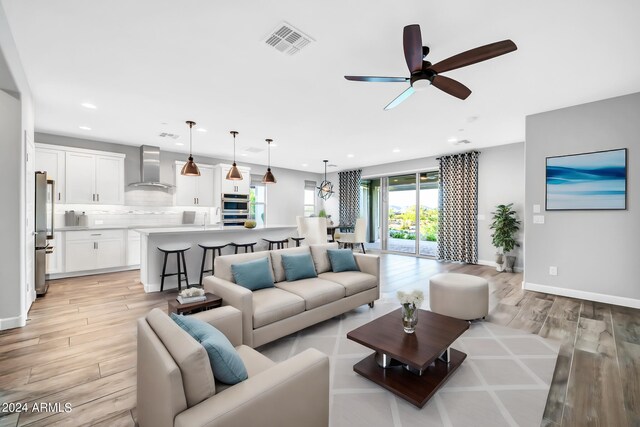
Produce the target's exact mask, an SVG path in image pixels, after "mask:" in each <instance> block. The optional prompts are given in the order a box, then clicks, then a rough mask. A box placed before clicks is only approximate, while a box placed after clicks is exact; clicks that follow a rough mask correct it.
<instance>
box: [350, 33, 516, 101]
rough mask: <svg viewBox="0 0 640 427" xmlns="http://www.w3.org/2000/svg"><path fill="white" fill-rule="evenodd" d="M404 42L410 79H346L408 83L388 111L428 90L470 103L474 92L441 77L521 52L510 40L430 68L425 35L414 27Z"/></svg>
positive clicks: (467, 52) (361, 77) (460, 54)
mask: <svg viewBox="0 0 640 427" xmlns="http://www.w3.org/2000/svg"><path fill="white" fill-rule="evenodd" d="M402 40H403V41H402V44H403V48H404V58H405V61H406V62H407V67H408V68H409V73H410V74H411V76H410V77H377V76H344V78H345V79H347V80H351V81H358V82H386V83H389V82H409V84H410V86H409V87H408V88H407V89H405V91H404V92H402V93H401V94H400V95H399V96H397V97H396V98H395V99H394V100H393V101H391V102H390V103H389V104H387V106H386V107H384V109H385V110H390V109H392V108H394V107H396V106H398V105H399V104H401V103H402V102H403V101H404V100H406V99H407V98H409V97H410V96H411V95H413V93H414V92H420V91H423V90H425V89H426V88H427V87H429V86H435V87H437V88H438V89H440V90H441V91H443V92H446V93H448V94H449V95H452V96H455V97H456V98H459V99H462V100H464V99H467V98H468V97H469V95H471V89H469V88H468V87H466V86H465V85H463V84H462V83H460V82H458V81H457V80H453V79H451V78H449V77H445V76H441V75H440V73H444V72H445V71H451V70H455V69H458V68H462V67H466V66H468V65H472V64H476V63H478V62H482V61H486V60H488V59H491V58H495V57H496V56H500V55H504V54H506V53H509V52H513V51H514V50H516V49H518V47H517V46H516V44H515V43H514V42H512V41H511V40H503V41H500V42H496V43H491V44H488V45H485V46H481V47H477V48H475V49H471V50H467V51H466V52H462V53H459V54H457V55H454V56H452V57H449V58H447V59H445V60H443V61H440V62H438V63H436V64H431V62H429V61H427V60H426V57H427V55H428V54H429V47H427V46H422V34H421V32H420V26H419V25H417V24H413V25H407V26H406V27H404V32H403V36H402Z"/></svg>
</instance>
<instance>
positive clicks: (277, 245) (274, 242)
mask: <svg viewBox="0 0 640 427" xmlns="http://www.w3.org/2000/svg"><path fill="white" fill-rule="evenodd" d="M262 240H264V241H265V242H267V243H269V250H271V249H273V247H274V246H275V248H276V249H284V245H287V247H289V239H282V240H269V239H262Z"/></svg>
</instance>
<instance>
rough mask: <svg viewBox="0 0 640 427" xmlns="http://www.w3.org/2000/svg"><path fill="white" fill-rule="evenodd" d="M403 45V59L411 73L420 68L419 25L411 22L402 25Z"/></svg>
mask: <svg viewBox="0 0 640 427" xmlns="http://www.w3.org/2000/svg"><path fill="white" fill-rule="evenodd" d="M402 44H403V46H404V59H405V60H406V61H407V67H409V71H410V72H411V73H415V72H416V71H420V70H422V34H421V33H420V25H418V24H413V25H407V26H406V27H404V33H403V34H402Z"/></svg>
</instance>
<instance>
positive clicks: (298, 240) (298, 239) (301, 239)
mask: <svg viewBox="0 0 640 427" xmlns="http://www.w3.org/2000/svg"><path fill="white" fill-rule="evenodd" d="M291 240H293V241H294V242H296V248H297V247H298V246H300V242H302V241H303V240H304V237H292V238H291Z"/></svg>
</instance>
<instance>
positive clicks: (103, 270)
mask: <svg viewBox="0 0 640 427" xmlns="http://www.w3.org/2000/svg"><path fill="white" fill-rule="evenodd" d="M130 270H140V266H139V265H127V266H124V267H111V268H100V269H97V270H85V271H71V272H69V273H50V274H47V276H46V280H56V279H66V278H67V277H81V276H93V275H95V274H105V273H118V272H120V271H130Z"/></svg>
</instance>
